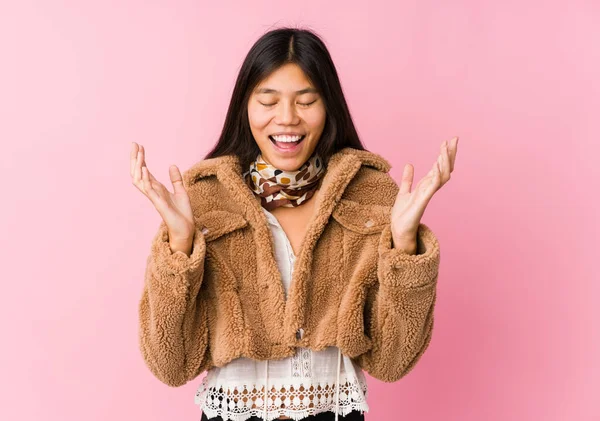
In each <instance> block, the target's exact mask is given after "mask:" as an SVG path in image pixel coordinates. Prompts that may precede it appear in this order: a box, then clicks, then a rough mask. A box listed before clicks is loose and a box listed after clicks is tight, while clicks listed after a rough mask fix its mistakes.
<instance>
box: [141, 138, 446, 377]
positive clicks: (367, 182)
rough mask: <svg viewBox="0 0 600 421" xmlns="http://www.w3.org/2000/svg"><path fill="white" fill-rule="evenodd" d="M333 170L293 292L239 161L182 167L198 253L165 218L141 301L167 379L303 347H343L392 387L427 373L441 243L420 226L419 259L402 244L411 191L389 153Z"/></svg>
mask: <svg viewBox="0 0 600 421" xmlns="http://www.w3.org/2000/svg"><path fill="white" fill-rule="evenodd" d="M326 168H327V171H326V172H325V174H324V176H323V180H322V184H321V187H320V191H319V195H318V196H317V198H316V199H315V200H316V202H315V204H314V214H313V216H312V217H311V219H310V222H309V226H308V228H307V232H306V234H305V237H304V239H303V242H302V245H301V250H300V251H299V253H298V256H297V259H296V262H295V266H294V274H293V278H292V281H291V286H290V292H289V295H288V297H287V298H286V297H285V294H284V288H283V284H282V281H281V274H280V272H279V270H278V267H277V263H276V261H275V256H274V246H273V239H272V236H271V231H270V229H269V226H268V220H267V218H266V215H265V214H264V212H263V210H262V207H261V205H260V203H259V202H258V201H257V200H256V198H255V197H254V194H253V193H252V191H251V190H250V189H249V188H248V186H247V185H246V184H245V182H244V179H243V177H242V168H241V165H240V162H239V158H238V157H237V156H234V155H226V156H222V157H218V158H213V159H207V160H202V161H200V162H198V163H197V164H195V165H194V166H193V167H192V168H190V169H189V170H187V171H185V172H184V173H183V181H184V186H185V188H186V189H187V191H188V194H189V196H190V201H191V205H192V210H193V213H194V218H195V223H196V231H195V235H194V239H193V247H192V252H191V255H190V256H188V255H186V254H185V253H183V252H181V251H176V252H175V253H173V252H172V251H171V249H170V247H169V238H168V231H167V228H166V225H165V224H164V221H161V222H160V226H159V229H158V232H157V234H156V235H155V237H154V239H153V241H152V244H151V247H150V254H149V256H148V259H147V262H146V271H145V275H144V276H145V277H144V287H143V291H142V294H141V300H140V303H139V324H140V325H139V344H140V350H141V354H142V356H143V358H144V361H145V363H146V365H147V366H148V368H149V370H150V371H151V372H152V374H154V376H156V378H158V379H159V380H161V381H162V382H164V383H165V384H167V385H170V386H174V387H175V386H181V385H184V384H186V383H187V382H188V381H190V380H192V379H195V378H196V377H197V376H198V375H199V374H200V373H202V372H204V371H206V370H209V369H210V368H212V367H215V366H216V367H223V366H224V365H226V364H227V363H228V362H230V361H232V360H234V359H236V358H239V357H246V358H251V359H255V360H262V361H264V360H274V359H280V358H286V357H290V356H292V355H294V354H295V353H296V349H297V348H298V347H303V348H309V349H311V350H313V351H319V350H322V349H324V348H325V347H328V346H335V347H337V348H339V349H340V350H341V353H342V354H343V355H346V356H348V357H350V358H351V359H353V360H354V361H355V362H356V363H357V364H358V365H359V367H360V368H361V369H363V370H364V371H366V372H367V373H369V374H370V375H371V376H373V377H375V378H377V379H379V380H382V381H386V382H393V381H397V380H399V379H400V378H402V377H403V376H405V375H406V374H407V373H409V372H410V370H412V369H413V367H415V365H416V363H417V362H418V361H419V359H420V358H421V356H422V355H423V353H424V352H425V350H426V349H427V347H428V346H429V343H430V340H431V335H432V331H433V323H434V317H433V313H434V305H435V299H436V286H437V277H438V267H439V261H440V248H439V243H438V241H437V239H436V237H435V235H434V234H433V232H432V231H431V230H430V229H429V228H428V227H427V226H426V225H425V224H423V223H421V224H420V225H419V228H418V232H417V252H416V254H414V255H412V254H408V253H406V252H405V251H404V250H401V249H394V248H393V247H392V236H391V227H390V213H391V208H392V206H393V204H394V201H395V198H396V196H397V193H398V189H399V188H398V185H397V184H396V182H395V181H394V179H393V178H392V177H391V176H390V175H389V173H388V171H389V169H390V165H389V163H388V162H387V161H386V160H385V159H384V158H382V157H380V156H379V155H377V154H374V153H372V152H368V151H361V150H356V149H353V148H344V149H342V150H340V151H338V152H336V153H335V154H334V155H332V156H331V157H330V160H329V162H328V163H327V165H326Z"/></svg>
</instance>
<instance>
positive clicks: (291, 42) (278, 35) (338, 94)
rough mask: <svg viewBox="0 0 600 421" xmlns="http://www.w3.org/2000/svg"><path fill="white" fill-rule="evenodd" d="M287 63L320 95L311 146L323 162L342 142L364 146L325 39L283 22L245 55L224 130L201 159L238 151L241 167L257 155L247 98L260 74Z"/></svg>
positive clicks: (354, 145)
mask: <svg viewBox="0 0 600 421" xmlns="http://www.w3.org/2000/svg"><path fill="white" fill-rule="evenodd" d="M287 63H295V64H297V65H298V66H299V67H300V68H301V69H302V70H303V71H304V73H305V74H306V76H307V77H308V78H309V80H310V81H311V82H312V84H313V85H314V86H315V88H317V89H318V91H319V94H320V95H321V97H322V99H323V102H324V105H325V111H326V120H325V126H324V128H323V133H322V134H321V137H320V139H319V142H318V143H317V146H316V148H315V153H318V154H319V155H320V156H321V158H322V159H323V162H324V163H325V164H327V162H328V161H329V158H330V157H331V155H332V154H334V153H335V152H337V151H338V150H340V149H342V148H344V147H347V146H349V147H352V148H355V149H360V150H365V148H364V146H363V145H362V143H361V141H360V139H359V137H358V133H357V132H356V128H355V127H354V123H353V121H352V117H351V116H350V111H349V109H348V105H347V103H346V99H345V97H344V94H343V92H342V87H341V84H340V80H339V78H338V74H337V71H336V69H335V65H334V64H333V60H332V59H331V56H330V55H329V51H328V50H327V47H326V46H325V43H324V42H323V41H322V40H321V38H320V36H319V35H317V34H316V33H315V32H313V31H312V30H309V29H297V28H289V27H283V28H277V29H273V30H271V31H269V32H267V33H265V34H264V35H263V36H261V37H260V38H259V39H258V41H256V42H255V43H254V45H253V46H252V48H251V49H250V51H249V52H248V54H247V55H246V58H245V59H244V62H243V64H242V67H241V69H240V72H239V74H238V77H237V80H236V82H235V87H234V89H233V94H232V95H231V101H230V103H229V109H228V110H227V116H226V117H225V124H224V125H223V130H222V131H221V135H220V137H219V140H218V142H217V143H216V145H215V146H214V147H213V149H212V150H211V151H210V152H209V153H208V154H207V155H206V156H205V159H207V158H216V157H218V156H223V155H237V156H238V157H239V159H240V163H241V165H242V168H243V169H245V168H246V167H247V166H248V165H250V162H252V161H253V160H255V159H256V157H257V156H258V154H259V153H260V149H259V147H258V145H257V144H256V141H255V140H254V137H253V136H252V132H251V130H250V123H249V121H248V100H249V99H250V95H251V94H252V91H253V90H254V88H255V87H256V86H257V85H258V84H259V83H260V82H261V81H262V80H263V79H265V78H266V77H268V75H269V74H270V73H271V72H273V71H274V70H276V69H278V68H279V67H281V66H282V65H284V64H287Z"/></svg>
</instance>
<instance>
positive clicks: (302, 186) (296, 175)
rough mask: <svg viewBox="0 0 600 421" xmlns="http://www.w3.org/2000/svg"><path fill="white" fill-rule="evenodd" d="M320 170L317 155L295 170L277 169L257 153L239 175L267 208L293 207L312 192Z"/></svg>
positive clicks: (320, 162) (319, 160)
mask: <svg viewBox="0 0 600 421" xmlns="http://www.w3.org/2000/svg"><path fill="white" fill-rule="evenodd" d="M324 173H325V168H324V167H323V161H322V159H321V157H320V156H319V155H318V154H313V155H312V156H311V157H310V158H309V159H308V160H307V161H306V162H305V163H304V164H302V166H301V167H300V168H298V169H297V170H295V171H283V170H280V169H277V168H275V167H274V166H273V165H271V164H268V163H267V162H265V160H264V159H263V157H262V155H261V154H259V155H258V157H257V158H256V160H255V161H253V162H251V163H250V168H249V170H248V171H246V172H245V173H244V174H243V176H244V179H245V181H246V184H247V185H248V187H250V189H251V190H252V191H253V192H254V193H255V194H257V195H258V196H260V198H261V199H260V201H261V204H262V206H263V207H264V208H265V209H266V210H268V211H271V210H273V209H275V208H277V207H279V206H285V207H295V206H300V205H301V204H302V203H305V202H306V201H307V200H309V199H310V198H311V197H312V196H313V195H314V193H315V191H316V190H317V188H318V187H319V185H320V181H321V179H322V176H323V174H324Z"/></svg>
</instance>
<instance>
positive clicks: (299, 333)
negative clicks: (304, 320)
mask: <svg viewBox="0 0 600 421" xmlns="http://www.w3.org/2000/svg"><path fill="white" fill-rule="evenodd" d="M303 337H304V329H302V328H300V329H298V330H297V331H296V339H297V340H300V339H302V338H303Z"/></svg>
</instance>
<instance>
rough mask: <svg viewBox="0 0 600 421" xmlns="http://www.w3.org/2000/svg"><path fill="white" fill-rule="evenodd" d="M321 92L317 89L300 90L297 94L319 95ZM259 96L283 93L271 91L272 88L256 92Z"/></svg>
mask: <svg viewBox="0 0 600 421" xmlns="http://www.w3.org/2000/svg"><path fill="white" fill-rule="evenodd" d="M317 92H319V91H318V90H317V89H315V88H304V89H300V90H299V91H296V93H297V94H300V95H302V94H307V93H317ZM256 93H257V94H280V93H281V92H279V91H277V90H275V89H271V88H260V89H257V90H256Z"/></svg>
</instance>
